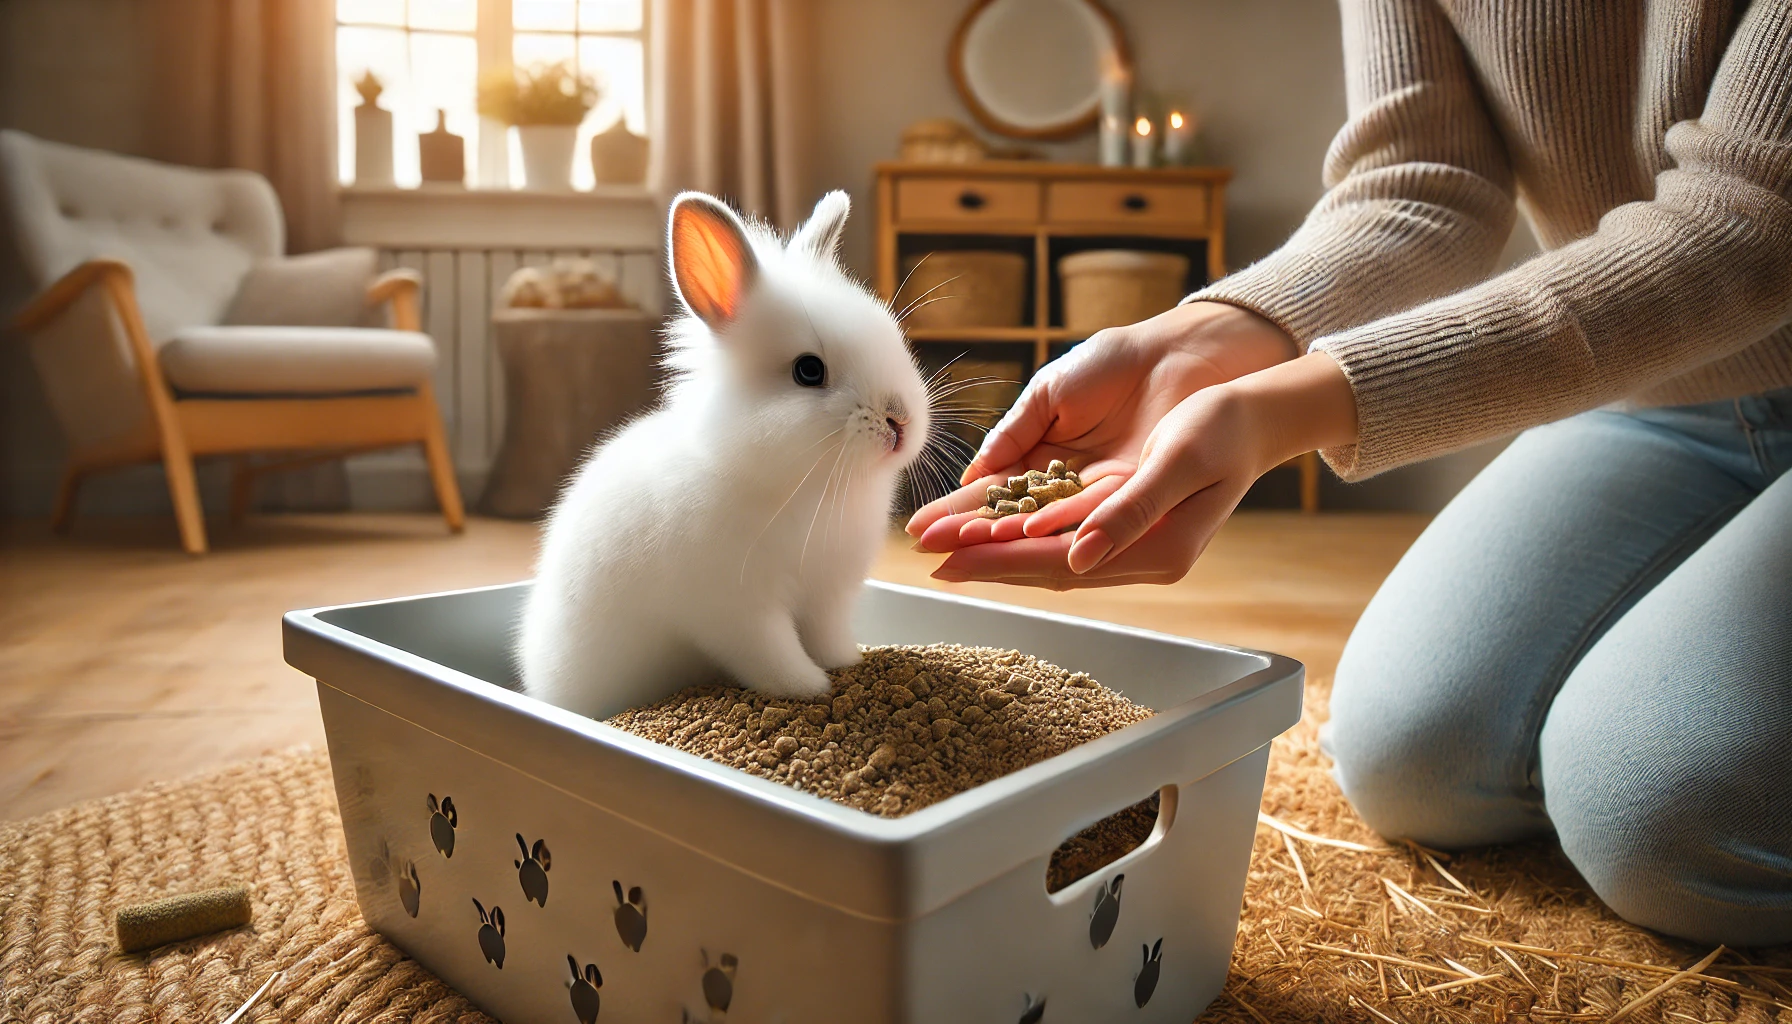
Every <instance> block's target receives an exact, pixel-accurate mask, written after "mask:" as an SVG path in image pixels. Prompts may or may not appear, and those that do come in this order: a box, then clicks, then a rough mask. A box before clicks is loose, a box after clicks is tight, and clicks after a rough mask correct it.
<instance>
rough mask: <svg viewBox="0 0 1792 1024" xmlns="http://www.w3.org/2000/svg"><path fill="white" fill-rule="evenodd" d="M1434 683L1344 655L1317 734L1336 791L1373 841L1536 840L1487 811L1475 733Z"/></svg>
mask: <svg viewBox="0 0 1792 1024" xmlns="http://www.w3.org/2000/svg"><path fill="white" fill-rule="evenodd" d="M1421 675H1422V676H1423V678H1419V676H1421ZM1436 683H1437V680H1436V679H1435V678H1434V677H1432V675H1431V674H1429V673H1422V672H1420V671H1419V670H1418V669H1416V668H1413V667H1411V666H1405V665H1402V664H1399V663H1398V661H1397V660H1396V659H1384V658H1377V657H1373V656H1367V657H1365V656H1364V655H1363V653H1362V652H1361V651H1360V649H1359V651H1357V652H1356V653H1355V655H1354V656H1353V655H1352V654H1351V653H1348V652H1347V655H1346V657H1345V659H1344V660H1343V661H1342V662H1341V663H1340V664H1339V666H1338V672H1337V676H1336V680H1335V683H1334V686H1333V689H1332V699H1331V720H1330V721H1328V722H1327V723H1326V724H1325V726H1324V727H1322V729H1321V731H1320V736H1321V743H1322V746H1323V748H1324V750H1325V752H1326V753H1327V754H1328V755H1330V757H1331V758H1332V762H1333V765H1334V768H1333V773H1334V775H1335V777H1336V778H1337V781H1338V785H1339V788H1341V789H1342V790H1343V791H1344V795H1345V797H1346V798H1348V799H1349V800H1350V803H1351V806H1352V807H1354V808H1355V809H1356V812H1357V814H1358V815H1359V816H1361V817H1362V819H1363V821H1364V822H1365V823H1366V824H1368V826H1369V827H1370V828H1372V829H1374V830H1375V831H1376V832H1378V833H1380V834H1381V835H1384V836H1390V837H1399V838H1407V839H1414V840H1417V841H1418V842H1421V843H1424V844H1426V845H1428V846H1437V847H1440V848H1446V849H1453V848H1459V847H1464V846H1475V845H1480V844H1483V843H1488V842H1497V841H1501V840H1505V839H1513V838H1518V837H1519V834H1522V833H1526V832H1529V831H1534V826H1532V825H1529V824H1527V825H1523V826H1515V824H1514V823H1513V822H1512V821H1509V820H1507V819H1508V818H1509V817H1510V814H1509V813H1508V812H1509V810H1510V809H1509V808H1506V807H1498V808H1494V807H1490V802H1499V801H1490V787H1489V785H1488V779H1489V776H1490V774H1491V773H1492V772H1493V769H1492V768H1491V766H1490V765H1488V764H1484V763H1482V760H1483V758H1481V757H1480V756H1478V753H1477V751H1478V750H1479V748H1478V746H1477V744H1475V743H1473V742H1471V734H1474V733H1477V732H1478V731H1479V730H1478V729H1477V728H1476V726H1475V723H1473V722H1472V721H1470V720H1468V718H1467V716H1465V715H1463V714H1462V713H1461V709H1459V708H1457V707H1455V706H1453V705H1452V703H1451V702H1449V701H1446V700H1438V699H1436V697H1435V695H1436V694H1437V693H1438V692H1439V690H1440V689H1447V688H1439V687H1437V686H1435V684H1436ZM1428 695H1429V696H1428ZM1515 828H1516V829H1517V831H1516V832H1515V831H1514V829H1515Z"/></svg>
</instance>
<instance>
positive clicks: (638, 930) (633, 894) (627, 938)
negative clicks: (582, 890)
mask: <svg viewBox="0 0 1792 1024" xmlns="http://www.w3.org/2000/svg"><path fill="white" fill-rule="evenodd" d="M610 886H611V888H613V889H615V890H616V934H617V935H618V936H620V937H621V939H622V944H623V945H624V946H627V947H628V948H630V949H632V950H634V951H635V952H637V953H639V952H641V943H643V942H646V941H647V896H646V894H644V893H643V892H641V887H640V886H638V885H637V886H635V887H634V888H632V889H630V890H629V891H628V896H627V898H624V897H623V895H622V883H621V882H619V881H612V882H611V883H610Z"/></svg>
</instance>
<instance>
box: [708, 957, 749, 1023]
mask: <svg viewBox="0 0 1792 1024" xmlns="http://www.w3.org/2000/svg"><path fill="white" fill-rule="evenodd" d="M703 966H704V970H703V1001H704V1002H706V1003H708V1004H709V1010H710V1014H711V1017H710V1019H711V1020H712V1021H720V1020H722V1018H723V1016H724V1015H725V1014H727V1012H728V1005H729V1004H730V1003H732V1002H734V972H735V970H736V969H737V968H739V967H740V961H739V960H738V959H736V958H735V956H734V954H733V953H723V954H722V958H721V959H720V960H718V961H716V962H715V963H713V964H712V963H710V962H709V950H707V949H706V950H704V951H703Z"/></svg>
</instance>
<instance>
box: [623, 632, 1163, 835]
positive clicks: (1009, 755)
mask: <svg viewBox="0 0 1792 1024" xmlns="http://www.w3.org/2000/svg"><path fill="white" fill-rule="evenodd" d="M829 675H830V676H831V677H832V678H833V680H834V689H833V691H832V692H831V693H830V694H829V695H828V696H827V697H825V698H823V699H821V700H817V701H808V700H803V699H792V698H787V697H771V696H767V695H765V694H761V693H755V692H753V691H750V690H741V689H737V688H735V687H732V686H721V685H704V686H693V687H690V688H688V689H685V690H682V691H680V692H678V693H676V694H674V695H672V696H671V697H668V698H666V699H665V700H663V701H660V702H659V703H657V704H652V705H649V706H647V707H644V708H634V709H631V710H628V711H624V712H622V713H621V714H619V715H617V716H615V717H614V718H611V719H609V724H611V725H614V726H616V727H617V728H619V729H623V730H625V731H627V732H631V733H634V734H635V735H637V736H642V737H645V738H647V739H650V740H653V741H655V742H658V743H664V744H666V745H667V746H671V747H676V748H678V749H679V750H684V751H689V752H690V753H693V754H697V755H699V756H701V757H706V758H708V759H710V760H712V761H719V762H721V763H722V764H726V765H730V766H732V767H735V768H739V769H741V770H742V771H745V772H748V773H750V774H753V775H758V776H760V777H762V778H767V779H771V780H773V781H776V782H782V783H784V784H785V785H788V786H793V787H795V788H797V789H800V790H803V791H805V792H808V793H813V794H815V795H816V796H820V797H825V798H827V799H829V800H835V801H838V802H840V803H843V804H846V805H847V806H849V807H857V808H859V809H860V810H863V811H868V812H870V813H872V814H877V815H881V816H883V817H886V818H897V817H901V816H902V815H905V814H910V813H913V812H914V811H918V810H920V809H921V808H923V807H926V806H928V805H929V804H934V803H938V802H939V801H941V800H944V799H945V798H947V797H949V796H951V795H953V794H954V793H960V792H963V791H964V790H967V789H970V788H972V787H974V786H979V785H982V784H983V783H985V782H988V781H990V780H991V779H995V778H999V777H1001V776H1003V775H1007V774H1008V773H1010V772H1013V771H1018V770H1019V769H1021V768H1025V767H1026V766H1028V765H1030V764H1036V763H1038V762H1040V761H1043V760H1045V759H1046V758H1048V757H1052V756H1054V755H1056V754H1061V753H1063V752H1064V751H1066V750H1069V749H1070V748H1071V747H1074V746H1076V745H1078V744H1080V743H1087V742H1088V741H1090V740H1092V739H1095V738H1096V737H1098V736H1105V735H1107V734H1108V733H1110V732H1113V731H1114V730H1116V729H1121V728H1125V727H1126V726H1128V725H1132V724H1133V723H1135V722H1142V721H1144V720H1145V719H1147V718H1150V717H1151V715H1152V711H1151V709H1150V708H1146V707H1141V706H1140V705H1138V704H1134V703H1133V702H1132V701H1130V700H1127V699H1126V698H1125V697H1123V696H1121V695H1120V694H1119V693H1117V692H1115V691H1113V690H1110V689H1108V688H1107V687H1105V686H1102V685H1101V684H1100V683H1098V682H1096V681H1095V680H1093V679H1091V678H1089V676H1088V675H1086V674H1084V673H1081V672H1069V671H1066V670H1065V669H1062V668H1059V667H1058V666H1056V665H1053V664H1051V663H1050V662H1047V661H1041V660H1039V659H1038V658H1034V657H1031V656H1029V655H1025V654H1021V653H1019V652H1016V651H1003V650H996V649H993V648H987V647H962V646H959V645H957V644H934V645H930V646H925V647H918V646H890V647H871V648H867V649H865V655H864V658H863V660H861V661H860V662H859V663H858V664H857V665H853V666H851V667H849V668H844V669H838V670H836V671H834V672H830V673H829ZM1154 817H1155V816H1154ZM1141 838H1142V837H1141ZM1134 845H1137V844H1134Z"/></svg>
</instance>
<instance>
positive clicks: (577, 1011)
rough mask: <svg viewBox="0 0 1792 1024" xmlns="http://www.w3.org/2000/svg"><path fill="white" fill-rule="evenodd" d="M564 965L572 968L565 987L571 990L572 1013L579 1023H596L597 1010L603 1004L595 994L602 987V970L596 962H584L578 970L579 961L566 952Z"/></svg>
mask: <svg viewBox="0 0 1792 1024" xmlns="http://www.w3.org/2000/svg"><path fill="white" fill-rule="evenodd" d="M566 965H567V966H568V967H571V968H572V982H571V984H569V985H567V986H566V987H567V988H568V989H570V990H571V991H572V1012H573V1015H574V1016H576V1017H578V1018H579V1024H597V1011H598V1010H599V1009H600V1008H601V1007H602V1006H603V1002H602V1000H600V999H599V998H598V995H597V990H598V989H600V988H603V987H604V976H603V972H602V971H599V970H598V969H597V965H596V964H586V965H585V969H584V971H580V970H579V961H578V960H577V959H575V958H574V957H573V955H572V954H571V953H568V954H566Z"/></svg>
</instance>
